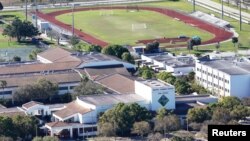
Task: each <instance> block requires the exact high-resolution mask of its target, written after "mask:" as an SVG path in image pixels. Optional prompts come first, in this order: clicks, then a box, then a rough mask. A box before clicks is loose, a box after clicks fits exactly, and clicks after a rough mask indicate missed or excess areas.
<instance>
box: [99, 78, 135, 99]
mask: <svg viewBox="0 0 250 141" xmlns="http://www.w3.org/2000/svg"><path fill="white" fill-rule="evenodd" d="M97 82H99V83H100V84H102V85H103V86H105V87H108V88H109V89H111V90H113V91H116V92H118V93H120V94H131V93H135V84H134V80H133V79H131V78H129V77H127V76H124V75H121V74H113V75H109V76H106V77H104V78H102V79H99V80H97Z"/></svg>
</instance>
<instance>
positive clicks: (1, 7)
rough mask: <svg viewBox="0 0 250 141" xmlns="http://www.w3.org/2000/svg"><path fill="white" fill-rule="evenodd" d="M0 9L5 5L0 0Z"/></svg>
mask: <svg viewBox="0 0 250 141" xmlns="http://www.w3.org/2000/svg"><path fill="white" fill-rule="evenodd" d="M0 10H3V5H2V3H1V2H0Z"/></svg>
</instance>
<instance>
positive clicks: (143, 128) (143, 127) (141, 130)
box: [132, 121, 151, 137]
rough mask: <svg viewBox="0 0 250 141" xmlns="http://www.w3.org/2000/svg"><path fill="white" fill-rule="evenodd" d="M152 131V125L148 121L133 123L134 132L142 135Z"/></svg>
mask: <svg viewBox="0 0 250 141" xmlns="http://www.w3.org/2000/svg"><path fill="white" fill-rule="evenodd" d="M150 131H151V128H150V125H149V123H148V122H146V121H140V122H135V123H134V124H133V129H132V133H135V134H138V135H140V136H141V137H143V136H144V135H146V134H148V133H150Z"/></svg>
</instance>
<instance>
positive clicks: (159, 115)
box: [156, 107, 168, 119]
mask: <svg viewBox="0 0 250 141" xmlns="http://www.w3.org/2000/svg"><path fill="white" fill-rule="evenodd" d="M167 114H168V112H167V110H166V108H164V107H162V108H161V109H159V110H158V111H157V115H156V118H157V119H163V118H164V117H165V116H166V115H167Z"/></svg>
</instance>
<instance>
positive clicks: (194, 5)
mask: <svg viewBox="0 0 250 141" xmlns="http://www.w3.org/2000/svg"><path fill="white" fill-rule="evenodd" d="M193 12H195V0H193Z"/></svg>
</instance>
